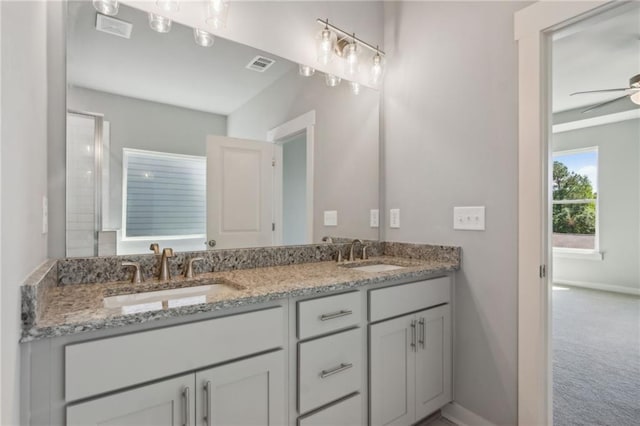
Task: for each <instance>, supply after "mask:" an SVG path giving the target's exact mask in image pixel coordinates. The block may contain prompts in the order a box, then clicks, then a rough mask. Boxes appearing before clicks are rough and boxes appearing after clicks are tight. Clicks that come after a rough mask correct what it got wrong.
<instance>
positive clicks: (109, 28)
mask: <svg viewBox="0 0 640 426" xmlns="http://www.w3.org/2000/svg"><path fill="white" fill-rule="evenodd" d="M132 29H133V25H132V24H130V23H129V22H125V21H121V20H119V19H116V18H112V17H110V16H106V15H103V14H101V13H97V14H96V30H98V31H102V32H103V33H107V34H111V35H114V36H118V37H123V38H131V30H132Z"/></svg>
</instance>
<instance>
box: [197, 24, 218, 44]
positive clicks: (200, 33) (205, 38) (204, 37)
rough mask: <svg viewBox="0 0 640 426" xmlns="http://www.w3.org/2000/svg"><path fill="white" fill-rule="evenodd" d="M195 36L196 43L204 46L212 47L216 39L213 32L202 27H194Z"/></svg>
mask: <svg viewBox="0 0 640 426" xmlns="http://www.w3.org/2000/svg"><path fill="white" fill-rule="evenodd" d="M193 38H194V39H195V41H196V44H197V45H198V46H202V47H211V46H213V42H214V41H215V39H214V38H213V34H211V33H208V32H206V31H204V30H201V29H200V28H194V29H193Z"/></svg>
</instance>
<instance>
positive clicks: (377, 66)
mask: <svg viewBox="0 0 640 426" xmlns="http://www.w3.org/2000/svg"><path fill="white" fill-rule="evenodd" d="M382 74H384V63H383V61H382V56H380V54H379V53H376V54H375V56H374V57H373V65H372V66H371V83H373V84H374V85H378V84H380V82H381V81H382Z"/></svg>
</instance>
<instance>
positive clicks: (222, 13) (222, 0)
mask: <svg viewBox="0 0 640 426" xmlns="http://www.w3.org/2000/svg"><path fill="white" fill-rule="evenodd" d="M228 13H229V0H207V6H206V18H205V22H206V23H207V25H210V26H212V27H213V28H215V29H219V28H224V27H226V26H227V15H228Z"/></svg>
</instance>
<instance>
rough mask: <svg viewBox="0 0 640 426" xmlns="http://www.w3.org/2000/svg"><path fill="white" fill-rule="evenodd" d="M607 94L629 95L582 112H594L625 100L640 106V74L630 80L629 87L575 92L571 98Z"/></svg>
mask: <svg viewBox="0 0 640 426" xmlns="http://www.w3.org/2000/svg"><path fill="white" fill-rule="evenodd" d="M605 92H627V93H625V94H624V95H623V96H620V97H618V98H615V99H612V100H610V101H606V102H601V103H599V104H596V105H592V106H590V107H589V108H587V109H585V110H584V111H582V113H583V114H584V113H586V112H590V111H593V110H594V109H598V108H602V107H603V106H605V105H609V104H612V103H614V102H617V101H619V100H621V99H624V98H629V99H631V102H633V103H634V104H637V105H640V74H636V75H634V76H633V77H631V78H630V79H629V87H624V88H620V89H603V90H588V91H586V92H575V93H572V94H571V95H570V96H573V95H582V94H585V93H605Z"/></svg>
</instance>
